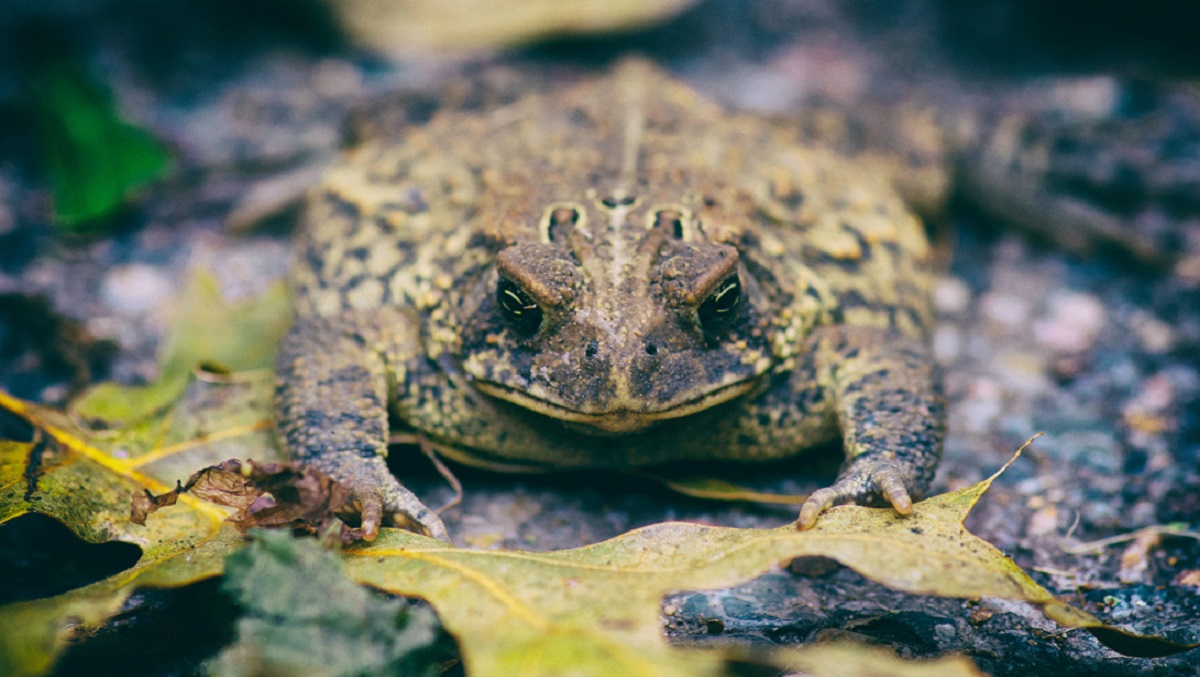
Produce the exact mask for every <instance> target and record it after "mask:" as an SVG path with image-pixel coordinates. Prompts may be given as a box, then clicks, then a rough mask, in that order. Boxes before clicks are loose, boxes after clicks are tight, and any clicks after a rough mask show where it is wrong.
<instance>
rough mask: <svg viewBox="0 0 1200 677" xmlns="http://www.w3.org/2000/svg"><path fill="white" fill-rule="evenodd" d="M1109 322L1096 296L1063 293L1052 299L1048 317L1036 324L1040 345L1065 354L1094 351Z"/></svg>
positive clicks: (1036, 334) (1035, 336)
mask: <svg viewBox="0 0 1200 677" xmlns="http://www.w3.org/2000/svg"><path fill="white" fill-rule="evenodd" d="M1107 322H1108V313H1107V311H1106V310H1105V309H1104V305H1103V304H1102V303H1101V302H1100V299H1099V298H1097V297H1096V296H1095V295H1093V294H1085V293H1080V292H1069V291H1068V292H1061V293H1056V294H1054V295H1053V296H1051V297H1050V301H1049V307H1048V309H1047V314H1046V316H1045V317H1043V318H1040V319H1038V320H1037V321H1036V322H1034V323H1033V335H1034V338H1035V339H1036V340H1037V342H1038V343H1040V344H1041V345H1043V346H1045V347H1046V348H1049V349H1051V350H1055V351H1058V352H1063V353H1082V352H1086V351H1088V350H1090V349H1091V348H1092V346H1093V345H1094V344H1095V341H1096V337H1097V336H1098V335H1099V334H1100V331H1101V330H1102V329H1103V328H1104V326H1105V325H1106V324H1107Z"/></svg>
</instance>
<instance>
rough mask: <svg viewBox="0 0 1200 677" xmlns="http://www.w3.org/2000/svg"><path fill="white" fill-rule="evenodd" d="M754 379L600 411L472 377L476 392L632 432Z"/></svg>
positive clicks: (718, 399) (722, 397)
mask: <svg viewBox="0 0 1200 677" xmlns="http://www.w3.org/2000/svg"><path fill="white" fill-rule="evenodd" d="M755 383H756V381H755V380H753V379H751V380H747V381H738V382H736V383H730V384H727V385H724V386H722V387H720V388H716V389H713V390H710V391H707V392H704V393H702V394H701V395H699V396H698V397H694V398H692V399H688V400H682V401H679V402H672V403H669V404H667V405H664V406H661V407H658V408H641V409H636V408H634V407H631V406H620V405H617V406H613V407H611V408H608V409H605V410H603V411H581V410H578V409H572V408H570V407H567V406H564V405H563V404H561V403H558V402H553V401H550V400H547V399H544V398H541V397H538V396H536V395H532V394H530V393H529V392H528V391H525V390H520V389H517V388H513V387H511V386H506V385H502V384H499V383H494V382H490V381H475V383H474V385H475V387H476V388H478V389H479V391H480V392H482V393H484V394H485V395H488V396H490V397H495V398H496V399H500V400H504V401H506V402H511V403H513V404H516V405H520V406H521V407H523V408H525V409H528V410H530V411H533V412H537V413H539V414H544V415H546V416H549V417H551V418H556V419H559V420H561V421H566V422H569V423H582V424H583V425H584V426H587V427H588V428H592V429H593V431H594V432H597V433H601V434H603V433H610V434H619V433H632V432H637V431H639V430H643V429H645V428H648V427H650V426H652V425H654V424H655V423H658V422H659V421H665V420H668V419H673V418H680V417H683V416H689V415H691V414H695V413H698V412H701V411H704V410H705V409H708V408H710V407H714V406H716V405H718V404H721V403H723V402H728V401H729V400H732V399H734V398H735V397H739V396H741V395H744V394H746V393H748V392H750V390H752V389H753V388H754V385H755Z"/></svg>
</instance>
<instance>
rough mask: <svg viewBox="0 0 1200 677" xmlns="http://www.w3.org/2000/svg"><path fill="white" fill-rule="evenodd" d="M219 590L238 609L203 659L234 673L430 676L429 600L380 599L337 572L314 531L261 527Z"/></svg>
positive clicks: (234, 558) (433, 628) (434, 642)
mask: <svg viewBox="0 0 1200 677" xmlns="http://www.w3.org/2000/svg"><path fill="white" fill-rule="evenodd" d="M221 588H222V589H223V590H225V591H226V592H227V593H230V596H231V597H232V598H233V600H234V601H235V602H237V604H238V605H239V606H241V607H242V609H243V611H244V613H243V615H242V617H241V618H240V619H239V620H238V622H237V634H238V637H237V640H236V641H235V642H234V643H233V644H231V645H230V646H228V647H226V648H225V649H224V650H222V652H221V654H220V655H219V656H218V657H217V658H216V659H215V660H214V661H213V663H212V664H211V665H210V666H209V667H210V670H211V672H212V674H218V675H222V677H237V676H239V675H264V674H267V675H297V674H303V675H331V676H332V675H384V674H387V675H414V676H417V675H426V676H428V677H432V675H434V674H436V666H437V662H438V661H437V659H438V658H439V655H445V654H449V651H447V649H452V648H453V647H452V646H450V647H446V646H444V644H445V642H444V641H442V642H441V643H442V644H443V645H442V646H439V641H441V633H440V632H439V631H440V629H441V626H440V625H439V624H438V622H437V618H436V617H435V616H434V615H433V612H432V611H430V610H429V609H428V608H426V607H420V606H413V605H411V604H409V603H407V602H405V601H404V600H399V599H381V598H379V597H377V596H374V595H371V594H370V593H369V592H368V591H367V590H366V589H365V588H363V587H362V586H358V585H355V584H353V583H351V582H350V581H349V580H347V579H346V577H345V575H344V574H342V563H341V560H340V559H339V558H338V556H337V555H336V554H335V553H332V552H329V551H328V550H325V549H324V548H322V547H321V546H320V545H318V544H317V541H315V540H313V539H308V538H305V539H300V538H293V537H291V536H290V535H288V534H287V533H285V532H278V531H276V532H269V531H263V530H258V531H256V532H255V533H254V537H253V540H252V541H251V543H250V545H249V546H248V547H247V548H245V549H243V550H239V551H238V552H235V553H233V554H232V555H230V556H229V557H228V558H226V560H225V579H224V580H223V581H222V582H221Z"/></svg>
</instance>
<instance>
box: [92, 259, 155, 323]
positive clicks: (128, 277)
mask: <svg viewBox="0 0 1200 677" xmlns="http://www.w3.org/2000/svg"><path fill="white" fill-rule="evenodd" d="M170 296H171V280H170V278H169V277H168V276H167V275H166V274H164V273H163V272H162V271H161V270H159V269H158V268H155V267H154V266H149V265H146V264H141V263H134V264H130V265H125V266H119V267H117V268H113V269H112V270H111V271H110V272H109V273H108V275H107V276H106V277H105V278H104V282H103V283H101V288H100V298H101V299H103V300H104V304H105V305H107V306H108V307H109V308H110V309H112V310H113V311H114V312H116V313H118V314H121V315H140V314H143V313H147V312H150V311H152V310H153V309H154V308H155V307H156V306H158V304H159V303H162V302H163V301H164V300H166V299H167V298H169V297H170Z"/></svg>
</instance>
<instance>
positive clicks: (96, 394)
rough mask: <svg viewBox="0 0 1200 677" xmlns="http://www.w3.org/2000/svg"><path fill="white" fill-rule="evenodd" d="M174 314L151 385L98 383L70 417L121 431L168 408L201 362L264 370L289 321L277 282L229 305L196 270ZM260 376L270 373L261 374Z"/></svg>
mask: <svg viewBox="0 0 1200 677" xmlns="http://www.w3.org/2000/svg"><path fill="white" fill-rule="evenodd" d="M174 315H175V321H174V325H173V330H172V331H171V333H170V335H169V338H168V339H167V341H166V343H165V345H164V346H163V350H162V353H161V355H160V358H159V374H158V378H157V379H156V380H155V381H154V382H153V383H151V384H150V385H146V386H124V385H119V384H115V383H101V384H99V385H97V386H95V387H93V388H90V389H89V390H87V391H86V392H85V393H84V394H83V395H82V396H81V397H79V398H78V399H76V400H74V401H73V402H72V403H71V407H70V411H71V413H72V414H73V415H74V416H76V417H79V418H80V419H81V420H82V421H84V422H86V423H87V424H88V425H89V426H90V427H93V428H119V427H125V426H128V425H129V424H131V423H133V422H136V421H137V420H139V419H142V418H146V417H149V416H154V415H155V414H157V413H161V412H162V411H163V410H165V409H166V408H168V407H170V406H171V405H172V404H173V403H174V402H175V401H176V400H178V399H179V396H180V393H182V392H183V389H184V388H185V387H187V385H188V383H189V382H190V381H191V379H192V377H193V373H194V372H195V370H196V369H197V367H198V366H200V365H202V364H203V365H210V366H209V371H216V372H252V371H254V370H267V369H269V368H270V367H271V364H272V361H273V360H274V357H275V346H276V344H278V342H279V339H281V338H282V337H283V335H284V333H285V332H286V331H287V329H288V327H289V326H290V325H291V322H292V310H291V307H290V305H289V303H288V292H287V288H286V286H285V285H283V284H282V283H276V284H274V285H272V286H271V287H269V288H268V289H267V290H266V291H265V292H264V293H262V294H261V295H259V296H256V297H252V298H249V299H246V300H245V301H242V302H240V303H229V302H227V301H226V300H225V299H224V298H223V297H222V296H221V288H220V285H219V284H218V283H217V280H216V278H214V277H213V276H212V275H211V274H210V273H207V272H204V271H196V273H195V274H193V275H192V277H191V278H190V279H189V281H188V284H187V286H186V287H185V288H184V290H183V293H182V294H181V296H180V298H179V300H178V302H177V303H176V306H175V312H174ZM262 378H264V379H265V378H269V374H268V373H263V374H262ZM216 380H218V381H219V380H221V379H216ZM194 469H195V468H193V470H194Z"/></svg>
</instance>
